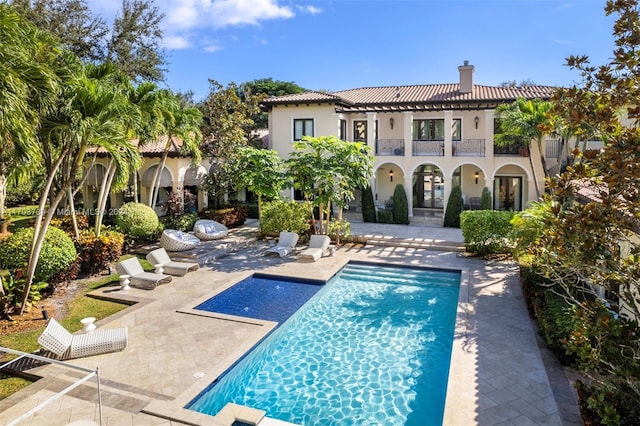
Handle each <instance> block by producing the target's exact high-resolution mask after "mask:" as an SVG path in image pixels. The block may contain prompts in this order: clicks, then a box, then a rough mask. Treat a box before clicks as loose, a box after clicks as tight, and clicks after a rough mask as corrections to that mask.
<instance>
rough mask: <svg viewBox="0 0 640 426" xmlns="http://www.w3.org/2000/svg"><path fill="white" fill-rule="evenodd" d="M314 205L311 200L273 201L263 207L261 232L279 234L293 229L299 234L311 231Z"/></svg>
mask: <svg viewBox="0 0 640 426" xmlns="http://www.w3.org/2000/svg"><path fill="white" fill-rule="evenodd" d="M312 210H313V206H312V205H311V203H309V202H303V203H299V202H297V201H289V202H285V201H273V202H271V203H265V204H264V205H263V207H262V220H261V221H260V232H261V233H262V234H263V235H278V234H280V231H291V232H295V233H297V234H298V235H302V234H305V233H307V232H308V231H309V228H310V224H309V220H310V219H311V212H312Z"/></svg>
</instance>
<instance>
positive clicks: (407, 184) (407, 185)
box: [404, 175, 413, 217]
mask: <svg viewBox="0 0 640 426" xmlns="http://www.w3.org/2000/svg"><path fill="white" fill-rule="evenodd" d="M412 181H413V179H411V176H406V175H405V177H404V192H405V194H406V195H407V205H408V206H409V217H413V185H412V184H411V183H412Z"/></svg>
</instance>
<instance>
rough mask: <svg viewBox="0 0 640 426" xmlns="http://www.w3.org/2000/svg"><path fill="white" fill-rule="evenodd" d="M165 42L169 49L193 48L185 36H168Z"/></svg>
mask: <svg viewBox="0 0 640 426" xmlns="http://www.w3.org/2000/svg"><path fill="white" fill-rule="evenodd" d="M163 41H164V47H166V48H167V49H187V48H189V47H191V43H190V42H189V40H188V39H187V38H186V37H184V36H179V35H177V36H166V37H165V38H164V40H163Z"/></svg>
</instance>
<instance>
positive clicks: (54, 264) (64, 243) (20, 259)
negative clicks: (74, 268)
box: [0, 226, 76, 282]
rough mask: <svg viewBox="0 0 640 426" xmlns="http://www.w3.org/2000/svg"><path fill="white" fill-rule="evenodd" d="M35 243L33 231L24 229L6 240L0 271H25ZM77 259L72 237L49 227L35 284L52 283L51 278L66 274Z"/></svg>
mask: <svg viewBox="0 0 640 426" xmlns="http://www.w3.org/2000/svg"><path fill="white" fill-rule="evenodd" d="M32 241H33V228H22V229H20V230H18V231H17V232H16V233H15V234H13V235H11V236H10V237H9V238H7V239H6V240H5V241H4V242H3V243H2V245H1V246H0V268H4V269H9V270H12V271H17V270H26V266H27V263H28V262H29V255H30V254H31V243H32ZM75 259H76V248H75V246H74V244H73V240H72V239H71V237H69V235H67V234H66V233H65V232H64V231H63V230H62V229H59V228H56V227H53V226H49V228H48V229H47V233H46V235H45V238H44V242H43V243H42V250H41V251H40V257H39V258H38V265H37V266H36V270H35V274H34V281H46V282H50V280H51V278H52V277H54V276H55V275H57V274H60V273H62V272H64V271H65V270H66V269H67V268H68V267H69V266H70V265H71V264H72V263H73V262H74V260H75ZM16 275H19V274H16Z"/></svg>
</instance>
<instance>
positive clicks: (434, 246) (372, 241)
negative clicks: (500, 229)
mask: <svg viewBox="0 0 640 426" xmlns="http://www.w3.org/2000/svg"><path fill="white" fill-rule="evenodd" d="M361 238H363V239H364V241H361V242H363V243H364V244H365V245H372V246H385V247H405V248H418V249H426V250H438V251H457V252H464V251H465V247H464V243H455V242H449V241H433V240H428V239H422V238H394V237H379V236H368V235H367V236H364V237H361Z"/></svg>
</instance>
